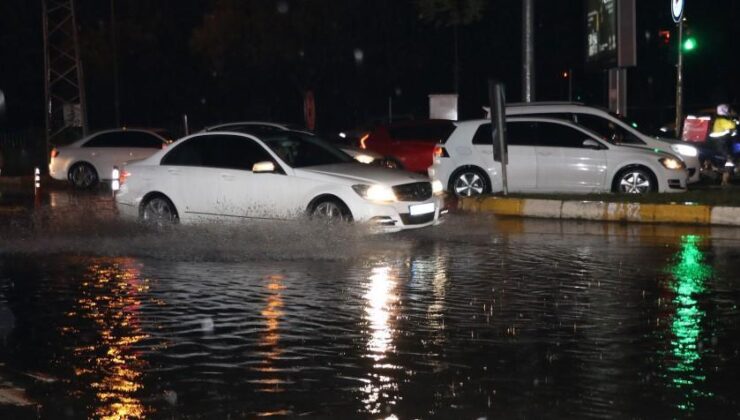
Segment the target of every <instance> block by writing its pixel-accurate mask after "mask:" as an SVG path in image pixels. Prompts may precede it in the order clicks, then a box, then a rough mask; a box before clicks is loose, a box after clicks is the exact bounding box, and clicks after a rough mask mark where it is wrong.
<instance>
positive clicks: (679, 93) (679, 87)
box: [676, 18, 683, 137]
mask: <svg viewBox="0 0 740 420" xmlns="http://www.w3.org/2000/svg"><path fill="white" fill-rule="evenodd" d="M682 122H683V18H681V21H679V22H678V66H677V67H676V137H678V136H680V135H681V125H682V124H681V123H682Z"/></svg>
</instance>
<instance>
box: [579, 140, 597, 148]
mask: <svg viewBox="0 0 740 420" xmlns="http://www.w3.org/2000/svg"><path fill="white" fill-rule="evenodd" d="M582 144H583V147H585V148H587V149H597V150H598V149H601V144H600V143H599V142H598V141H596V140H593V139H586V140H584V141H583V143H582Z"/></svg>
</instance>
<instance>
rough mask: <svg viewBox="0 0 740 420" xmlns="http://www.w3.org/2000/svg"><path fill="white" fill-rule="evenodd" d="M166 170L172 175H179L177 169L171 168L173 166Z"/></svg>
mask: <svg viewBox="0 0 740 420" xmlns="http://www.w3.org/2000/svg"><path fill="white" fill-rule="evenodd" d="M167 172H169V173H170V174H172V175H180V171H178V170H177V169H173V168H170V169H167Z"/></svg>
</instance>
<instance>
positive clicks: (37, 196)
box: [33, 167, 41, 207]
mask: <svg viewBox="0 0 740 420" xmlns="http://www.w3.org/2000/svg"><path fill="white" fill-rule="evenodd" d="M40 190H41V171H40V170H39V168H38V167H36V168H34V170H33V204H34V206H35V207H38V206H39V205H40V204H41V191H40Z"/></svg>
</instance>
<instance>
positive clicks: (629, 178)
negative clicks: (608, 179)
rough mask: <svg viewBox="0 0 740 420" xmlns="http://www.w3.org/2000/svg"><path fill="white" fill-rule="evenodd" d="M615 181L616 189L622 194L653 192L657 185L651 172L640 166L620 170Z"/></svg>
mask: <svg viewBox="0 0 740 420" xmlns="http://www.w3.org/2000/svg"><path fill="white" fill-rule="evenodd" d="M615 183H616V191H617V192H619V193H622V194H645V193H649V192H655V191H656V190H657V187H658V186H657V183H656V182H655V181H654V176H653V174H652V173H650V172H649V171H647V170H645V169H642V168H633V169H628V170H626V171H622V172H620V173H619V175H617V178H616V182H615Z"/></svg>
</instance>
